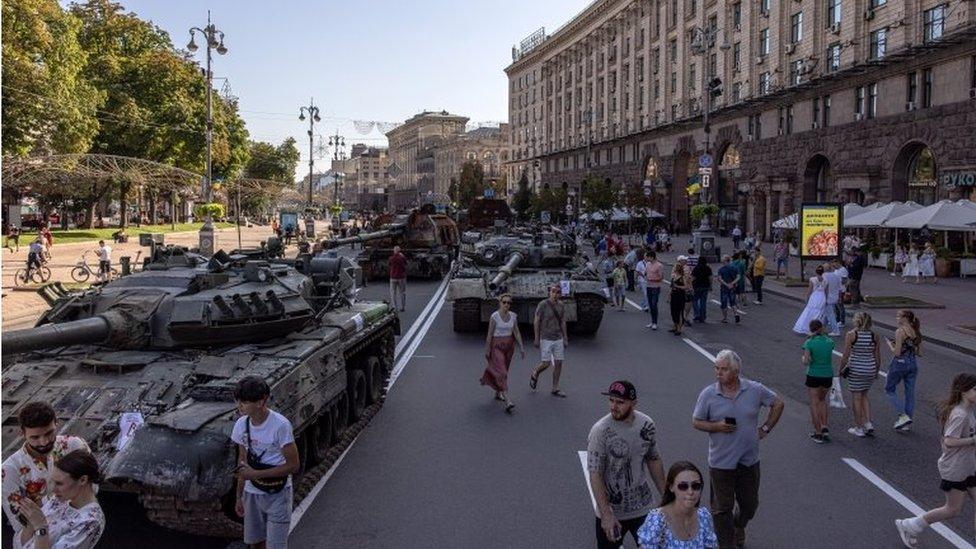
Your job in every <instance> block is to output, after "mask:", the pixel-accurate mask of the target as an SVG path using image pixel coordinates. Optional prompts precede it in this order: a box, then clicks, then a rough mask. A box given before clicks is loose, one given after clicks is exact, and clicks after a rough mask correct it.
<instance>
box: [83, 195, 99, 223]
mask: <svg viewBox="0 0 976 549" xmlns="http://www.w3.org/2000/svg"><path fill="white" fill-rule="evenodd" d="M97 207H98V201H97V200H94V201H92V203H91V204H89V205H88V218H87V219H86V220H85V228H86V229H94V228H95V208H97Z"/></svg>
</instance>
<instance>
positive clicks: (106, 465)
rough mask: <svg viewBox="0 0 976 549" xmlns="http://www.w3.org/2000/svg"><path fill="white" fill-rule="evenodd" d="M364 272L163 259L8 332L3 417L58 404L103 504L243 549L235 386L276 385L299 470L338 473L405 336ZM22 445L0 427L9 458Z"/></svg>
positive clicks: (161, 255)
mask: <svg viewBox="0 0 976 549" xmlns="http://www.w3.org/2000/svg"><path fill="white" fill-rule="evenodd" d="M356 271H357V267H356V265H355V263H353V262H352V261H350V260H349V259H347V258H342V257H337V256H335V255H334V254H322V255H318V256H314V257H313V256H309V255H306V256H303V257H300V258H298V259H296V260H290V261H271V260H254V259H249V258H248V257H247V256H246V255H235V256H228V255H227V254H225V253H224V252H218V253H217V254H215V256H214V257H213V258H211V259H207V258H204V257H202V256H199V255H196V254H193V253H189V252H187V251H186V250H185V249H182V248H177V247H167V248H158V249H155V250H154V252H153V258H152V261H151V262H150V263H149V264H147V265H146V267H145V269H144V270H142V271H140V272H138V273H134V274H132V275H129V276H126V277H122V278H119V279H116V280H113V281H112V282H109V283H107V284H104V285H102V286H99V287H96V288H92V289H90V290H87V291H83V292H78V293H73V294H69V295H66V296H64V297H62V298H61V299H59V300H58V301H57V302H56V303H55V304H54V306H53V307H52V308H51V309H50V310H49V311H47V312H46V313H45V314H44V315H43V316H42V317H41V319H40V320H39V321H38V324H37V326H36V327H34V328H30V329H26V330H18V331H8V332H5V333H4V334H3V336H2V338H3V348H2V350H3V388H2V391H3V401H2V403H3V404H2V405H3V417H4V418H7V419H9V418H14V417H16V415H17V413H18V411H19V409H20V407H21V406H23V405H24V404H26V403H27V402H30V401H35V400H41V401H44V402H49V403H51V404H52V405H53V406H54V408H55V410H56V411H57V414H58V418H59V420H60V425H61V426H62V433H63V434H73V435H77V436H80V437H83V438H84V439H85V440H87V441H88V443H89V445H90V446H91V448H92V451H93V452H94V454H95V455H96V457H97V458H98V461H99V463H100V464H101V467H102V470H103V472H104V474H105V482H104V483H103V484H102V485H101V490H103V491H122V492H133V493H136V494H138V495H139V499H140V501H141V503H142V504H143V506H144V507H145V508H146V511H147V513H148V516H149V518H150V519H151V520H153V521H154V522H157V523H159V524H161V525H163V526H166V527H169V528H174V529H176V530H181V531H185V532H190V533H193V534H200V535H219V536H237V537H239V535H240V533H239V532H240V524H239V519H237V518H236V516H235V514H234V510H233V509H234V482H235V476H234V473H235V468H236V463H237V459H236V449H235V447H234V445H233V443H232V442H231V441H230V438H229V435H230V432H231V430H232V427H233V423H234V421H235V419H236V418H237V417H238V412H237V410H236V406H235V402H234V399H233V389H234V386H235V384H236V383H237V382H238V380H240V379H241V378H243V377H245V376H250V375H257V376H260V377H263V378H264V379H266V380H267V381H268V383H269V385H270V386H271V406H272V407H273V408H274V409H276V410H278V411H279V412H281V413H282V414H284V415H285V416H287V417H288V418H289V419H290V420H291V422H292V423H293V425H294V426H295V429H296V432H295V437H296V442H297V445H298V448H299V453H300V456H301V459H302V464H303V470H305V471H307V470H308V468H310V467H312V466H314V465H315V464H316V463H319V462H322V461H323V460H327V461H329V462H331V460H334V459H335V457H337V456H338V452H337V448H339V449H340V450H341V447H339V446H337V444H339V441H340V437H341V436H342V434H343V433H344V432H345V431H346V430H347V429H350V426H352V428H351V429H350V430H352V431H358V429H361V428H362V425H361V424H359V423H356V422H357V420H359V419H360V417H361V416H363V415H364V413H365V414H366V418H364V421H365V419H368V417H370V416H371V415H372V413H373V412H375V408H377V407H378V406H379V402H380V401H381V399H382V393H383V390H384V386H385V385H384V384H385V380H386V379H387V378H388V375H389V373H390V371H391V369H392V367H393V357H394V335H395V334H397V333H398V330H399V325H398V320H397V317H396V315H395V313H394V312H393V311H391V310H390V308H389V307H388V306H387V304H385V303H382V302H361V301H357V300H356V299H355V297H354V295H355V287H354V286H355V284H354V282H353V280H354V279H355V278H356V276H357V275H358V273H357V272H356ZM374 404H375V406H374ZM367 407H369V408H367ZM364 410H365V412H364ZM123 427H124V429H123ZM341 438H342V439H343V443H347V442H348V440H349V438H350V437H349V436H346V437H341ZM21 443H22V440H21V437H20V430H19V428H18V427H17V425H16V421H14V422H10V421H5V422H4V424H3V457H4V459H6V457H7V456H8V455H10V454H11V453H12V452H13V451H15V450H16V449H17V448H18V447H19V446H20V444H21ZM327 456H328V457H327ZM296 487H297V482H296Z"/></svg>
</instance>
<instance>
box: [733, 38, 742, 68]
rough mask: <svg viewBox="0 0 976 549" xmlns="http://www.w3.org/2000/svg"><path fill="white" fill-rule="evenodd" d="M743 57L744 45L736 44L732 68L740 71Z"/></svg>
mask: <svg viewBox="0 0 976 549" xmlns="http://www.w3.org/2000/svg"><path fill="white" fill-rule="evenodd" d="M741 56H742V45H741V44H739V43H738V42H736V43H735V44H732V68H733V69H735V70H739V60H740V58H741Z"/></svg>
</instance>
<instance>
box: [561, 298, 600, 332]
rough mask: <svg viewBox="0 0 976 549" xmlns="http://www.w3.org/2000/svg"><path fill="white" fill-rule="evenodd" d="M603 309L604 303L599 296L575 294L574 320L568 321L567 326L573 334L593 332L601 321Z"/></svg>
mask: <svg viewBox="0 0 976 549" xmlns="http://www.w3.org/2000/svg"><path fill="white" fill-rule="evenodd" d="M603 309H604V303H603V300H602V299H600V298H599V297H591V296H586V295H578V296H576V322H572V323H570V325H569V326H567V328H569V331H570V332H572V333H574V334H579V335H592V334H595V333H596V332H597V330H599V329H600V323H601V322H602V321H603Z"/></svg>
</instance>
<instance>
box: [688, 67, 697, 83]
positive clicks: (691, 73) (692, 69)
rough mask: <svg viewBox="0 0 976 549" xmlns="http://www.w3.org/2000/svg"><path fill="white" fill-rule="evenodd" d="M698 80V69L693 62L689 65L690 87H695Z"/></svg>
mask: <svg viewBox="0 0 976 549" xmlns="http://www.w3.org/2000/svg"><path fill="white" fill-rule="evenodd" d="M697 81H698V71H697V69H696V67H695V64H694V63H692V64H691V65H689V66H688V87H689V88H691V89H695V82H697Z"/></svg>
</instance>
